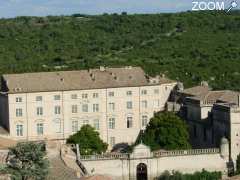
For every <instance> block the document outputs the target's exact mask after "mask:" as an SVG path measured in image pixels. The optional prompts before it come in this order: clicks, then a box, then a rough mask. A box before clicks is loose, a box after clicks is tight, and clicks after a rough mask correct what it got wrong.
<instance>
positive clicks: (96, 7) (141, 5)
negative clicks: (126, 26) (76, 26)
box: [0, 0, 240, 18]
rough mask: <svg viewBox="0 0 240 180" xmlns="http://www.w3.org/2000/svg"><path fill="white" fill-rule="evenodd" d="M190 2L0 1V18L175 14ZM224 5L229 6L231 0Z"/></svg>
mask: <svg viewBox="0 0 240 180" xmlns="http://www.w3.org/2000/svg"><path fill="white" fill-rule="evenodd" d="M192 1H195V0H0V18H1V17H5V18H9V17H16V16H47V15H71V14H74V13H81V14H102V13H105V12H107V13H114V12H116V13H121V12H123V11H126V12H128V13H161V12H179V11H187V10H191V8H192V5H193V4H192ZM199 1H200V0H199ZM201 1H203V0H201ZM204 1H210V0H204ZM211 1H219V0H211ZM220 1H223V0H220ZM224 1H225V2H227V3H228V1H229V3H230V2H232V1H233V0H224ZM237 1H240V0H237Z"/></svg>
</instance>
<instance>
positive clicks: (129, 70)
mask: <svg viewBox="0 0 240 180" xmlns="http://www.w3.org/2000/svg"><path fill="white" fill-rule="evenodd" d="M3 80H4V81H3V82H5V83H4V84H6V85H5V86H6V87H5V89H6V90H5V92H8V93H22V92H44V91H66V90H84V89H101V88H114V87H137V86H145V85H150V84H152V83H150V82H149V80H148V78H147V76H146V74H145V73H144V71H143V70H142V69H141V68H140V67H123V68H105V69H103V68H102V69H101V68H100V69H91V70H80V71H59V72H39V73H24V74H5V75H3ZM172 82H174V81H172V80H169V79H167V78H159V82H157V83H155V84H164V83H172ZM3 91H4V90H3Z"/></svg>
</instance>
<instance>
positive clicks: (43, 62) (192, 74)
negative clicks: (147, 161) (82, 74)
mask: <svg viewBox="0 0 240 180" xmlns="http://www.w3.org/2000/svg"><path fill="white" fill-rule="evenodd" d="M100 65H106V66H122V65H136V66H138V65H139V66H142V67H143V68H144V69H145V70H146V72H148V73H149V74H151V75H154V74H157V73H164V74H166V75H167V76H169V77H170V78H173V79H177V80H180V81H183V82H184V84H185V86H191V85H194V84H198V83H199V82H201V81H203V80H205V81H208V82H209V84H210V85H211V86H212V87H213V88H215V89H233V90H240V11H235V12H232V13H231V14H226V13H225V12H194V13H193V12H186V13H178V14H154V15H127V14H126V13H123V14H122V15H117V14H112V15H108V14H104V15H101V16H86V15H81V14H75V15H73V16H58V17H55V16H49V17H18V18H14V19H0V74H2V73H15V72H32V71H53V70H71V69H83V68H92V67H97V66H100Z"/></svg>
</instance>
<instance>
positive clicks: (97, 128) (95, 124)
mask: <svg viewBox="0 0 240 180" xmlns="http://www.w3.org/2000/svg"><path fill="white" fill-rule="evenodd" d="M93 127H94V128H95V129H96V130H99V129H100V122H99V119H94V120H93Z"/></svg>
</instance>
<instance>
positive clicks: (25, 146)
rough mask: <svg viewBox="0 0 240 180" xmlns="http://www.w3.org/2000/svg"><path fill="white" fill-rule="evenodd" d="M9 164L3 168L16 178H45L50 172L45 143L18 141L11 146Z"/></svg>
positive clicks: (39, 179)
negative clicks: (14, 145)
mask: <svg viewBox="0 0 240 180" xmlns="http://www.w3.org/2000/svg"><path fill="white" fill-rule="evenodd" d="M8 162H9V163H8V164H7V166H6V167H5V168H3V169H2V171H4V172H5V173H7V174H10V175H11V178H12V179H15V180H27V179H35V180H43V179H45V177H46V176H47V174H48V165H49V163H48V160H47V159H46V150H45V144H44V143H33V142H26V143H18V144H17V145H16V147H13V148H10V152H9V159H8Z"/></svg>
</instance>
